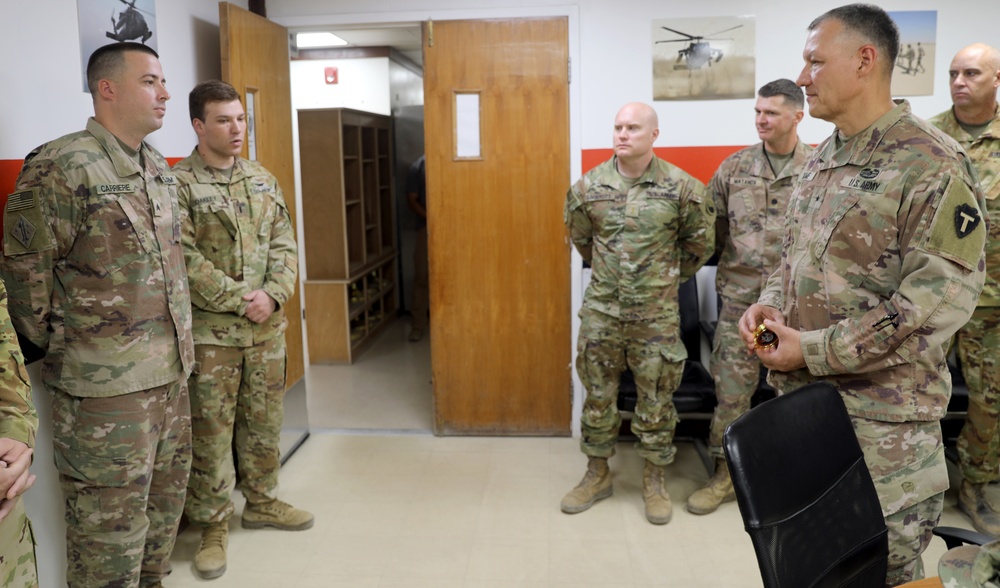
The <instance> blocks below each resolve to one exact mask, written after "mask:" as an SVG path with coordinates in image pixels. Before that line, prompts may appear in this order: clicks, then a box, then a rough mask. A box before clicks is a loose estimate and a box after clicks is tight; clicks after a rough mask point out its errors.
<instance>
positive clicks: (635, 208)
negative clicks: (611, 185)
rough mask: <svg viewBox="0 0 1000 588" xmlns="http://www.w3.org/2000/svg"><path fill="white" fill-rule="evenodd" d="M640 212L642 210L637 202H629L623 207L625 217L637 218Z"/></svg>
mask: <svg viewBox="0 0 1000 588" xmlns="http://www.w3.org/2000/svg"><path fill="white" fill-rule="evenodd" d="M640 210H642V206H641V205H640V204H639V203H638V202H629V203H628V204H626V205H625V216H628V217H632V218H636V217H638V216H639V211H640Z"/></svg>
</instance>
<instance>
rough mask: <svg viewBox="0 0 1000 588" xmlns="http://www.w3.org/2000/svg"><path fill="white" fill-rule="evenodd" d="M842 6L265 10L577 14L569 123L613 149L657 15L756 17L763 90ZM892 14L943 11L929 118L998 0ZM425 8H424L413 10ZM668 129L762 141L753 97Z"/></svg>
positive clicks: (696, 112)
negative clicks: (575, 114) (576, 112)
mask: <svg viewBox="0 0 1000 588" xmlns="http://www.w3.org/2000/svg"><path fill="white" fill-rule="evenodd" d="M844 3H846V2H838V1H829V0H820V1H817V2H811V3H803V2H797V1H793V0H713V1H711V2H704V1H703V2H689V1H683V2H681V1H676V0H674V1H662V0H620V1H618V2H607V1H603V0H581V1H579V2H575V3H569V4H564V3H558V4H557V3H553V2H547V1H545V0H535V1H531V0H521V1H516V0H515V1H510V0H422V1H421V2H419V4H418V3H417V2H413V1H412V0H367V1H366V2H365V3H364V4H363V8H362V9H360V10H363V11H364V12H359V7H358V6H359V5H358V4H357V3H356V2H347V1H346V0H282V1H281V2H275V3H273V4H272V5H269V6H268V15H269V16H270V18H271V19H273V20H275V21H277V22H279V23H282V24H284V25H286V26H290V27H294V26H312V27H318V26H321V25H323V24H326V23H340V24H347V25H351V24H360V23H398V22H417V21H422V20H426V19H428V18H430V19H434V20H448V19H459V18H492V17H511V16H519V15H521V16H536V15H540V14H567V13H569V14H576V15H578V18H579V36H578V38H577V39H576V40H573V39H571V45H570V55H571V58H572V60H573V63H574V76H573V82H574V85H575V86H576V88H578V90H579V91H578V92H574V93H573V96H574V97H579V107H580V117H579V118H574V119H572V120H571V125H572V130H573V132H576V133H580V135H581V144H582V147H583V148H585V149H591V148H599V147H607V146H609V139H610V133H609V130H610V127H611V121H612V120H613V119H614V115H615V112H616V111H617V109H618V108H619V107H620V106H621V105H622V104H624V103H625V102H629V101H632V100H642V101H651V96H652V79H651V72H652V61H651V57H650V47H651V46H652V25H651V21H652V20H654V19H661V18H685V17H696V16H698V17H701V16H731V15H754V16H755V17H756V28H757V46H756V50H757V85H758V86H759V85H761V84H762V83H764V82H767V81H770V80H773V79H776V78H779V77H787V78H792V79H795V77H796V76H797V75H798V73H799V71H800V69H801V65H802V57H801V54H802V46H803V42H804V41H805V28H806V26H807V25H808V24H809V22H810V21H811V20H812V19H813V18H815V17H816V16H818V15H819V14H821V13H822V12H824V11H826V10H828V9H830V8H833V7H835V6H838V5H841V4H844ZM875 3H876V4H878V5H880V6H882V7H884V8H885V9H887V10H890V11H892V10H937V11H938V47H937V48H938V51H937V58H936V63H935V67H936V69H935V73H936V77H937V79H936V83H935V91H936V93H935V95H934V96H929V97H918V98H913V99H912V100H911V102H912V104H913V109H914V111H915V112H916V113H917V114H918V115H922V116H925V117H929V116H931V115H933V114H936V113H937V112H940V111H942V110H945V109H946V108H948V107H949V106H950V100H949V96H948V90H947V85H946V81H947V74H946V72H947V67H948V63H949V62H950V60H951V57H952V56H953V55H954V54H955V52H956V51H957V50H958V49H960V48H962V47H964V46H965V45H968V44H970V43H972V42H976V41H983V42H987V43H990V44H993V45H1000V34H998V33H997V32H996V30H997V29H996V23H997V22H1000V2H996V1H995V0H968V1H963V2H951V3H944V2H940V1H934V0H882V1H877V2H875ZM415 5H419V6H420V7H421V8H414V6H415ZM654 106H655V107H656V109H657V111H658V113H659V115H660V121H661V127H662V132H661V135H660V137H661V138H660V140H659V142H658V143H657V144H658V145H659V146H675V145H679V146H695V145H746V144H751V143H754V142H756V141H757V137H756V134H755V132H754V128H753V124H752V122H753V121H752V118H751V112H752V108H753V101H752V100H750V99H746V100H725V101H705V102H656V103H655V104H654ZM800 128H801V132H802V136H803V138H804V139H805V140H806V141H808V142H811V143H817V142H819V141H821V140H822V139H823V138H825V137H826V136H827V135H828V134H829V133H830V130H831V127H830V125H828V124H827V123H825V122H823V121H817V120H814V119H810V118H809V117H806V120H805V121H804V122H803V124H802V126H801V127H800Z"/></svg>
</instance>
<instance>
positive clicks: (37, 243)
mask: <svg viewBox="0 0 1000 588" xmlns="http://www.w3.org/2000/svg"><path fill="white" fill-rule="evenodd" d="M3 224H4V239H3V252H4V255H19V254H22V253H34V252H37V251H45V250H47V249H52V248H53V247H55V246H56V243H55V239H54V238H53V237H52V229H51V228H50V227H49V225H48V223H47V222H46V221H45V218H44V217H43V215H42V207H41V205H40V203H39V191H38V188H32V189H30V190H22V191H20V192H15V193H13V194H11V195H10V196H9V197H7V207H6V212H5V213H4V216H3Z"/></svg>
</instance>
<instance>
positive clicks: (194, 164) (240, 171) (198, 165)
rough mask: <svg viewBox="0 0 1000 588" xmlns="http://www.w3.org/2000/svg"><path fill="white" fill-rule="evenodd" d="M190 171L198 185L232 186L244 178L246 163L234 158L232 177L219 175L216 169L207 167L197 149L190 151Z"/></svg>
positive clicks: (241, 159)
mask: <svg viewBox="0 0 1000 588" xmlns="http://www.w3.org/2000/svg"><path fill="white" fill-rule="evenodd" d="M191 171H192V173H194V177H195V179H196V180H197V181H198V183H199V184H233V183H236V182H238V181H240V180H242V179H243V178H244V177H246V175H247V173H246V161H245V160H244V159H243V158H242V157H240V156H236V160H235V162H234V163H233V173H232V176H230V175H229V174H224V173H220V172H219V170H217V169H216V168H214V167H212V166H210V165H208V163H206V162H205V159H204V158H203V157H202V156H201V153H198V147H197V146H195V148H194V149H192V150H191Z"/></svg>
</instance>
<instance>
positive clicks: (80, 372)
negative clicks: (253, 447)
mask: <svg viewBox="0 0 1000 588" xmlns="http://www.w3.org/2000/svg"><path fill="white" fill-rule="evenodd" d="M137 159H138V160H139V161H141V162H142V166H141V167H140V165H139V162H138V161H137ZM16 189H17V191H16V192H15V193H14V194H12V195H11V196H10V197H9V199H8V201H7V207H6V212H5V215H4V243H3V249H4V251H3V256H2V258H0V276H2V278H3V280H4V281H5V282H6V284H7V290H8V293H9V295H10V298H9V301H8V302H9V307H10V316H11V320H12V321H13V324H14V328H15V329H16V330H17V331H18V332H19V333H21V334H22V335H23V336H24V337H25V338H26V339H27V340H28V341H30V343H31V344H33V345H35V346H37V347H39V348H40V349H42V350H45V351H46V352H47V354H46V357H45V361H44V363H43V369H42V374H43V380H44V382H45V384H46V385H49V386H52V387H54V388H58V389H60V390H62V391H64V392H66V393H68V394H71V395H73V396H82V397H86V396H90V397H109V396H117V395H121V394H126V393H129V392H135V391H139V390H147V389H150V388H154V387H157V386H162V385H165V384H168V383H171V382H174V381H177V380H179V379H182V378H186V377H187V376H188V374H190V373H191V369H192V367H193V362H194V346H193V344H192V340H191V300H190V296H189V294H188V286H187V274H186V272H185V271H184V256H183V253H182V251H181V243H180V214H179V210H178V208H177V194H176V181H175V179H174V176H173V175H172V174H170V171H169V168H168V166H167V163H166V161H164V159H163V157H162V156H161V155H160V154H159V153H158V152H157V151H156V150H155V149H153V148H152V147H150V146H148V145H146V144H145V143H143V144H142V145H141V146H140V149H139V153H138V157H132V156H130V155H129V154H128V153H127V152H126V151H125V149H124V148H123V147H122V146H121V144H120V143H119V142H118V140H117V139H116V138H115V136H114V135H112V134H111V133H110V132H109V131H108V130H107V129H105V128H104V127H103V126H101V125H100V124H99V123H98V122H97V121H96V120H94V119H93V118H91V119H90V120H89V121H88V122H87V129H86V130H85V131H81V132H78V133H73V134H70V135H66V136H64V137H61V138H59V139H56V140H54V141H51V142H49V143H47V144H45V145H42V146H41V147H39V148H37V149H35V150H34V151H33V152H31V153H30V154H29V155H28V156H27V158H25V162H24V167H23V168H22V170H21V174H20V176H19V177H18V180H17V188H16Z"/></svg>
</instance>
